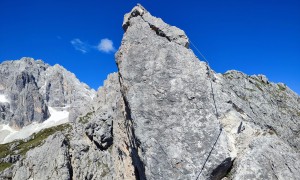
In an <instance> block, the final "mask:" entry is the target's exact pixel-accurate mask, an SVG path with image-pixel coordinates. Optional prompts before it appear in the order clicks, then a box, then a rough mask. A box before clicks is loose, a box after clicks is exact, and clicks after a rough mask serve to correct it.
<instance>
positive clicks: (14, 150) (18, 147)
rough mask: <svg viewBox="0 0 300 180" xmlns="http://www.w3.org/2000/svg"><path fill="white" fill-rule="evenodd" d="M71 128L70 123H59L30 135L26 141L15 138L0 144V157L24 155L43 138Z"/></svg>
mask: <svg viewBox="0 0 300 180" xmlns="http://www.w3.org/2000/svg"><path fill="white" fill-rule="evenodd" d="M71 128H72V126H71V125H70V124H61V125H58V126H54V127H51V128H47V129H44V130H41V131H40V132H38V133H34V134H33V135H31V139H30V140H29V141H27V142H25V141H24V140H16V141H13V142H11V143H7V144H0V158H4V157H6V156H7V155H17V154H21V155H25V154H26V153H27V152H28V151H29V150H30V149H33V148H35V147H37V146H40V145H41V144H42V143H43V142H44V140H45V139H46V138H47V137H49V136H50V135H52V134H54V133H55V132H58V131H69V130H70V129H71Z"/></svg>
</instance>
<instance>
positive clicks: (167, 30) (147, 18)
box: [122, 4, 189, 48]
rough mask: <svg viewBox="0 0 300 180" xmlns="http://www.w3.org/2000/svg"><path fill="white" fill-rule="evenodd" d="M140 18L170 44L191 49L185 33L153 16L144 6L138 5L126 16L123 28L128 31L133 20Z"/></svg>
mask: <svg viewBox="0 0 300 180" xmlns="http://www.w3.org/2000/svg"><path fill="white" fill-rule="evenodd" d="M138 16H140V17H141V19H142V20H143V21H144V22H147V23H148V25H149V28H151V29H152V30H153V31H155V32H156V34H157V35H159V36H162V37H165V38H167V39H168V41H170V42H175V43H177V44H179V45H182V46H184V47H186V48H188V47H189V39H188V37H187V36H186V34H185V32H184V31H183V30H181V29H179V28H177V27H175V26H170V25H168V24H166V23H165V22H164V21H163V20H162V19H161V18H156V17H154V16H152V15H151V14H150V13H149V12H148V11H147V10H146V9H145V8H144V7H143V6H142V5H140V4H138V5H137V6H135V7H134V8H133V9H132V10H131V11H130V12H129V13H127V14H125V16H124V20H123V24H122V27H123V29H124V31H127V29H128V27H130V26H131V24H132V23H133V22H132V19H133V18H135V17H138Z"/></svg>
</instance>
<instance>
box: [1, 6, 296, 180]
mask: <svg viewBox="0 0 300 180" xmlns="http://www.w3.org/2000/svg"><path fill="white" fill-rule="evenodd" d="M123 29H124V31H125V33H124V36H123V40H122V45H121V47H120V48H119V50H118V52H117V53H116V55H115V57H116V63H117V66H118V69H119V70H118V72H117V73H113V74H111V75H109V76H108V78H107V80H106V81H105V83H104V86H103V87H101V88H100V89H99V90H98V92H97V97H96V98H94V99H93V101H92V102H91V104H92V105H91V106H86V107H84V108H80V109H78V111H77V112H76V115H74V118H75V117H76V116H77V115H78V114H81V115H79V116H78V118H77V119H76V121H74V122H72V123H71V124H69V125H64V126H59V127H58V128H52V129H51V128H50V129H47V130H44V131H41V132H40V133H39V134H38V135H35V136H32V137H30V138H28V139H26V140H23V141H16V142H13V143H10V144H5V145H1V146H0V149H1V150H2V151H1V152H2V153H0V162H1V163H0V167H1V168H0V171H2V172H1V173H0V177H1V178H2V179H17V180H18V179H195V180H196V179H212V180H217V179H234V180H239V179H297V178H299V177H300V173H299V172H300V163H299V162H300V153H299V149H300V139H299V133H300V105H299V103H300V97H299V96H298V95H297V94H295V93H294V92H293V91H291V90H290V89H289V88H288V87H286V86H285V85H284V84H281V83H279V84H275V83H272V82H269V81H268V79H267V78H266V77H265V76H263V75H257V76H248V75H246V74H243V73H241V72H238V71H228V72H227V73H225V74H218V73H215V72H214V71H213V70H211V69H210V67H209V66H208V65H207V64H206V63H205V62H203V61H199V59H198V58H197V57H196V56H195V54H194V53H193V51H192V50H191V49H189V40H188V38H187V36H186V35H185V33H184V32H183V31H182V30H180V29H178V28H176V27H174V26H170V25H168V24H166V23H164V22H163V21H162V20H161V19H159V18H156V17H153V16H151V14H150V13H149V12H148V11H147V10H145V9H144V8H143V7H142V6H140V5H138V6H136V7H134V8H133V10H132V11H131V12H130V13H128V14H126V15H125V17H124V22H123ZM47 79H48V78H45V80H47ZM45 80H44V81H45ZM44 81H43V82H44ZM42 84H44V83H42ZM45 84H47V83H45ZM46 87H47V85H46ZM44 89H45V88H44ZM44 89H43V88H41V89H40V90H41V91H42V92H44ZM46 89H47V88H46ZM57 92H59V90H57ZM46 94H47V93H46ZM58 94H61V95H62V93H58ZM44 95H45V94H44ZM64 95H65V94H64ZM46 96H47V95H46ZM62 96H63V95H62ZM42 97H45V96H42ZM46 99H47V98H46ZM50 99H52V100H50ZM47 101H49V102H51V103H56V102H55V98H52V97H50V96H49V99H48V100H47ZM66 102H67V101H66ZM45 152H47V153H45ZM49 157H52V158H49Z"/></svg>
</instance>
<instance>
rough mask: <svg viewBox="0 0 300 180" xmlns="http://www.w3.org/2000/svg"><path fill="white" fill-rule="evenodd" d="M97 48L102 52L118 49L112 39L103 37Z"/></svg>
mask: <svg viewBox="0 0 300 180" xmlns="http://www.w3.org/2000/svg"><path fill="white" fill-rule="evenodd" d="M97 49H98V50H99V51H101V52H105V53H110V52H114V51H116V49H115V47H114V43H113V42H112V40H110V39H107V38H105V39H101V41H100V43H99V44H98V46H97Z"/></svg>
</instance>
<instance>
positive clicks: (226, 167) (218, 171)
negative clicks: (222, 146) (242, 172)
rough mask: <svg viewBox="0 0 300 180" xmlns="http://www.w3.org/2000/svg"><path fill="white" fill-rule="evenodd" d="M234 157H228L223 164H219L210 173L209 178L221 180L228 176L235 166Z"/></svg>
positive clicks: (210, 179)
mask: <svg viewBox="0 0 300 180" xmlns="http://www.w3.org/2000/svg"><path fill="white" fill-rule="evenodd" d="M233 162H234V159H233V160H232V159H231V157H228V158H226V159H225V160H224V161H223V162H222V163H221V164H219V165H218V166H217V167H216V168H215V169H214V170H213V171H212V173H211V174H210V177H209V180H221V179H222V178H224V177H226V176H228V175H229V174H230V171H231V170H232V167H233Z"/></svg>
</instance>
